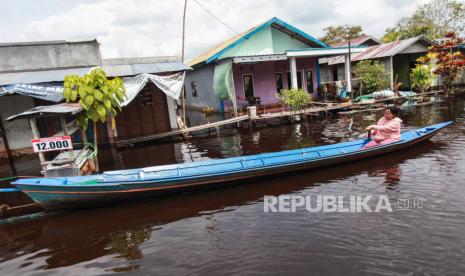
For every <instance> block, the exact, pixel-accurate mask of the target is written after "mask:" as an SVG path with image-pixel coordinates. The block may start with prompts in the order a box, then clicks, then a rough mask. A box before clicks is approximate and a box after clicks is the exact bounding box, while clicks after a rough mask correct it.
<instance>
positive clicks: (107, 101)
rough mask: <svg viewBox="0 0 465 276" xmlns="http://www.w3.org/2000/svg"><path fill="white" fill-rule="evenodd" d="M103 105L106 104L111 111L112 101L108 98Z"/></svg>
mask: <svg viewBox="0 0 465 276" xmlns="http://www.w3.org/2000/svg"><path fill="white" fill-rule="evenodd" d="M103 103H104V104H105V106H106V108H107V109H108V110H109V109H111V101H110V99H108V98H106V99H105V100H104V101H103Z"/></svg>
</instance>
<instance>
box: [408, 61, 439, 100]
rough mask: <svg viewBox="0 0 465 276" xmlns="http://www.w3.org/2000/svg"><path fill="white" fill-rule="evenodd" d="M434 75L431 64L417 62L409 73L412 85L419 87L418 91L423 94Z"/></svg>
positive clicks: (429, 85)
mask: <svg viewBox="0 0 465 276" xmlns="http://www.w3.org/2000/svg"><path fill="white" fill-rule="evenodd" d="M434 76H435V75H434V73H433V68H432V65H431V64H421V63H418V64H417V65H416V66H415V68H413V69H412V72H411V73H410V79H411V80H412V87H414V88H418V89H420V92H421V93H422V94H423V93H425V92H426V90H428V89H429V88H430V87H431V83H432V82H433V80H434Z"/></svg>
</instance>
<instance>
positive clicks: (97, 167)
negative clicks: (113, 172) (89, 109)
mask: <svg viewBox="0 0 465 276" xmlns="http://www.w3.org/2000/svg"><path fill="white" fill-rule="evenodd" d="M93 126H94V148H95V149H94V150H95V151H96V152H97V154H96V155H95V170H96V171H97V172H99V165H98V144H97V123H96V122H94V124H93Z"/></svg>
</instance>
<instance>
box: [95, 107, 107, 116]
mask: <svg viewBox="0 0 465 276" xmlns="http://www.w3.org/2000/svg"><path fill="white" fill-rule="evenodd" d="M97 112H98V114H99V116H100V117H105V116H106V115H107V110H106V109H105V107H103V106H101V105H99V106H98V107H97Z"/></svg>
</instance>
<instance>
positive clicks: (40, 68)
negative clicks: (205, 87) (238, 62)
mask: <svg viewBox="0 0 465 276" xmlns="http://www.w3.org/2000/svg"><path fill="white" fill-rule="evenodd" d="M95 67H103V68H104V69H105V71H106V72H107V76H108V77H122V78H123V83H124V85H125V87H126V91H127V93H126V98H125V101H124V102H123V103H122V105H123V111H122V112H121V113H120V115H121V116H117V117H116V128H115V131H114V133H115V134H118V133H119V136H118V135H112V133H113V132H112V131H109V129H105V130H104V131H102V130H99V131H100V132H102V133H103V134H104V135H101V136H99V137H102V138H103V139H104V141H103V143H105V142H113V141H112V139H109V138H118V137H121V139H124V138H130V137H134V136H144V135H149V134H156V133H160V132H166V131H170V130H171V129H173V128H177V123H176V113H175V107H176V104H175V101H176V100H177V99H178V98H179V95H180V92H181V88H182V86H183V84H184V75H185V73H184V72H185V70H187V68H188V67H187V66H186V65H184V64H183V63H182V62H181V61H180V58H179V57H144V58H120V59H102V58H101V54H100V47H99V43H98V41H97V40H85V41H64V40H63V41H45V42H27V43H3V44H0V117H1V118H0V119H2V120H4V119H6V118H7V117H10V116H11V115H15V114H18V113H21V112H23V111H25V110H27V109H30V108H32V107H35V106H39V105H50V104H53V103H57V102H60V101H63V80H64V77H65V76H67V75H70V74H76V75H84V74H86V73H88V72H89V71H90V70H91V69H92V68H95ZM112 125H114V124H112ZM4 126H5V132H6V135H5V137H2V138H3V139H2V144H3V141H5V140H7V141H8V142H9V146H10V149H11V151H12V152H13V154H14V153H17V154H23V153H31V152H32V149H31V138H32V132H31V127H30V125H29V123H28V122H27V121H26V120H24V119H19V120H15V121H12V122H4ZM38 127H39V131H40V135H41V136H42V137H47V136H51V135H53V134H54V133H57V132H58V130H57V128H60V126H59V124H57V123H56V120H54V119H53V118H47V119H43V121H42V122H41V121H39V123H38ZM104 127H105V124H104ZM5 138H6V139H5ZM99 142H100V141H99ZM99 144H101V143H99ZM2 148H4V147H2V146H1V145H0V151H1V149H2ZM1 155H2V153H1V152H0V156H1ZM3 155H4V154H3Z"/></svg>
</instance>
